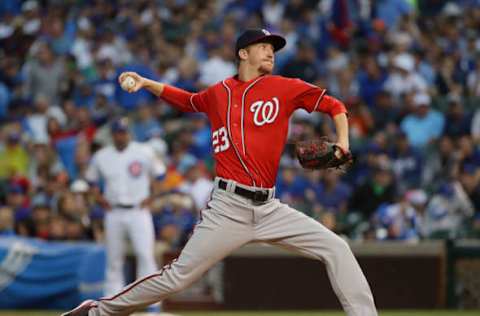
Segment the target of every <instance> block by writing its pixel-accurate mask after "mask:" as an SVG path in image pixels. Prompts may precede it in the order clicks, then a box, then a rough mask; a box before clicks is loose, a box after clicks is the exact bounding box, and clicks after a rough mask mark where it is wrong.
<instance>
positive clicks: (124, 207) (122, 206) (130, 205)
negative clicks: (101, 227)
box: [113, 204, 136, 209]
mask: <svg viewBox="0 0 480 316" xmlns="http://www.w3.org/2000/svg"><path fill="white" fill-rule="evenodd" d="M113 207H114V208H123V209H132V208H135V207H136V205H133V204H114V205H113Z"/></svg>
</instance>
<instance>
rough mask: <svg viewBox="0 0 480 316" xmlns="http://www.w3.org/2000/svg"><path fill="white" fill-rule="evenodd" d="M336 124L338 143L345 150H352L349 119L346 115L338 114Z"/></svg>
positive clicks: (334, 119)
mask: <svg viewBox="0 0 480 316" xmlns="http://www.w3.org/2000/svg"><path fill="white" fill-rule="evenodd" d="M333 121H334V122H335V129H336V133H337V143H338V144H340V146H342V147H343V148H344V149H347V150H348V149H349V148H350V142H349V140H348V119H347V115H346V114H345V113H340V114H337V115H335V116H334V117H333Z"/></svg>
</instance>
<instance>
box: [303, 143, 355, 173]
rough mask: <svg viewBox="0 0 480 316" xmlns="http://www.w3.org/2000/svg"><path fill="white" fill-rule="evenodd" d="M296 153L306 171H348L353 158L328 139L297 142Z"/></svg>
mask: <svg viewBox="0 0 480 316" xmlns="http://www.w3.org/2000/svg"><path fill="white" fill-rule="evenodd" d="M295 152H296V154H297V158H298V160H299V161H300V164H301V165H302V167H303V168H305V169H311V170H315V169H343V170H345V169H347V168H348V167H349V166H350V165H351V164H352V163H353V156H352V154H351V153H350V152H349V151H344V150H343V149H342V148H341V147H340V146H338V145H336V144H334V143H332V142H329V141H328V140H327V139H326V138H321V139H316V140H307V141H300V142H297V144H296V146H295Z"/></svg>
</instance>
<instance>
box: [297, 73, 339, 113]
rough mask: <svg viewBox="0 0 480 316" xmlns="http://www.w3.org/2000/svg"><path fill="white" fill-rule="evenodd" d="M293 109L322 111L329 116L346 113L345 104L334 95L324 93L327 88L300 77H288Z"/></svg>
mask: <svg viewBox="0 0 480 316" xmlns="http://www.w3.org/2000/svg"><path fill="white" fill-rule="evenodd" d="M289 80H290V82H289V85H290V89H289V92H290V94H291V98H292V99H291V100H292V103H293V106H294V109H293V110H296V109H298V108H302V109H304V110H306V111H308V112H310V113H311V112H313V111H317V112H323V113H327V114H329V115H330V116H332V117H333V116H335V115H337V114H339V113H346V112H347V109H346V108H345V105H344V104H343V103H342V102H341V101H339V100H337V99H335V98H334V97H331V96H328V95H326V92H327V90H326V89H322V88H320V87H317V86H315V85H313V84H310V83H308V82H305V81H303V80H300V79H289Z"/></svg>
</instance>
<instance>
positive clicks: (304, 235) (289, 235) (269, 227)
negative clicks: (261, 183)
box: [255, 201, 377, 316]
mask: <svg viewBox="0 0 480 316" xmlns="http://www.w3.org/2000/svg"><path fill="white" fill-rule="evenodd" d="M268 204H271V205H265V206H262V207H259V208H258V212H256V213H257V214H258V217H257V225H256V230H255V239H256V240H258V241H264V242H268V243H271V244H273V245H277V246H281V247H283V248H287V249H290V250H293V251H295V252H297V253H300V254H302V255H304V256H307V257H310V258H314V259H317V260H320V261H322V262H324V263H325V265H326V269H327V273H328V277H329V279H330V283H331V284H332V288H333V289H334V291H335V293H336V295H337V297H338V299H339V301H340V303H341V304H342V306H343V309H344V310H345V312H346V313H347V315H349V316H376V315H377V310H376V308H375V303H374V300H373V295H372V292H371V290H370V287H369V285H368V282H367V280H366V278H365V276H364V275H363V272H362V270H361V269H360V266H359V265H358V263H357V260H356V259H355V257H354V256H353V253H352V251H351V250H350V247H349V246H348V244H347V243H346V242H345V241H344V240H343V239H341V238H340V237H339V236H337V235H336V234H335V233H333V232H331V231H330V230H328V229H327V228H326V227H325V226H323V225H322V224H320V223H319V222H317V221H316V220H314V219H313V218H310V217H308V216H306V215H305V214H303V213H300V212H299V211H297V210H295V209H292V208H290V207H288V206H287V205H285V204H282V203H280V202H278V201H274V202H271V203H268Z"/></svg>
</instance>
